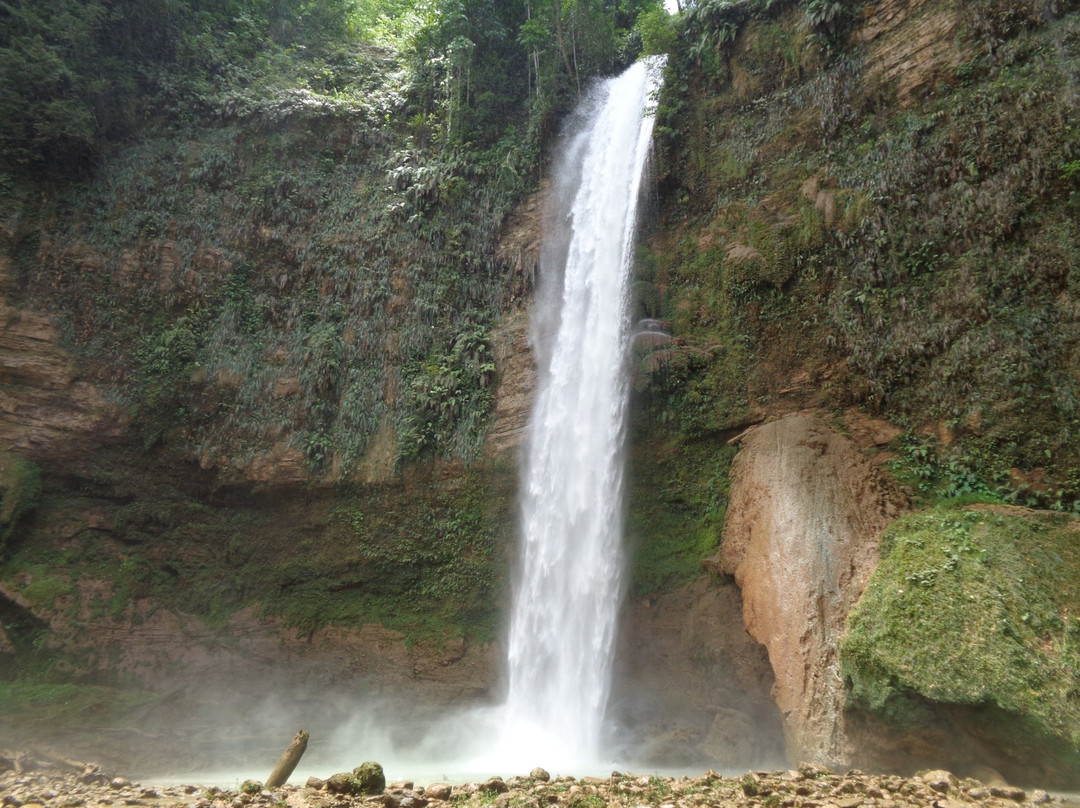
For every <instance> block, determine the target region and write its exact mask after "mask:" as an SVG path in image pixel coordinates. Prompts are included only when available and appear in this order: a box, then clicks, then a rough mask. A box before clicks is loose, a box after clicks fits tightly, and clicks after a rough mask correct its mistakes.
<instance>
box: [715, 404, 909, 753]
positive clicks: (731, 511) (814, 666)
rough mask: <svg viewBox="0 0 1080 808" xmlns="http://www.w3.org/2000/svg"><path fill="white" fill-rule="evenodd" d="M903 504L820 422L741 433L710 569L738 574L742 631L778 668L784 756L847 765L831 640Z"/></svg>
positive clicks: (790, 422)
mask: <svg viewBox="0 0 1080 808" xmlns="http://www.w3.org/2000/svg"><path fill="white" fill-rule="evenodd" d="M904 507H905V500H904V498H903V496H902V495H901V494H900V493H899V492H898V491H896V490H895V489H894V488H893V487H892V486H890V484H888V483H887V481H886V479H885V478H884V476H883V475H882V474H881V472H880V471H879V470H878V468H877V466H876V464H875V463H874V462H873V461H872V460H871V459H870V458H868V457H867V456H866V455H864V454H862V453H861V452H859V451H858V449H857V448H856V447H855V446H854V444H852V443H851V442H850V441H848V440H847V439H846V438H843V437H841V436H839V435H838V434H836V433H835V432H834V431H833V430H832V429H830V428H829V427H828V425H826V424H825V423H824V422H823V421H822V420H820V419H818V418H814V417H809V416H805V415H790V416H787V417H785V418H782V419H780V420H777V421H773V422H771V423H768V424H765V425H763V426H760V427H757V428H755V429H753V430H751V431H750V432H749V433H748V434H746V435H745V436H744V437H743V439H742V451H741V452H740V453H739V455H738V456H737V457H736V459H735V463H734V465H733V468H732V484H731V501H730V505H729V507H728V514H727V522H726V524H725V527H724V536H723V542H722V544H721V549H720V552H719V553H718V554H717V555H716V556H715V557H714V558H713V559H711V560H710V562H709V563H710V564H711V566H712V568H713V569H715V570H718V571H721V572H723V573H727V574H731V575H734V576H735V580H736V582H737V583H738V584H739V586H740V587H741V589H742V597H743V617H744V621H745V624H746V628H747V630H748V631H749V632H750V634H751V635H752V636H753V637H754V638H755V639H756V640H758V641H759V642H760V643H762V644H763V645H764V646H765V647H766V649H767V650H768V654H769V661H770V663H771V665H772V669H773V672H774V674H775V676H776V684H775V686H774V689H773V696H774V699H775V701H776V704H777V706H778V707H779V708H780V710H781V712H782V714H783V716H784V734H785V739H786V745H787V753H788V757H789V759H792V760H801V759H807V760H812V761H815V762H821V763H826V764H832V765H835V764H843V763H844V762H846V761H847V760H849V759H850V756H851V750H850V749H849V748H848V740H847V737H846V735H845V732H844V717H843V706H844V697H845V691H844V684H843V681H842V679H841V676H840V670H839V661H838V658H837V647H836V643H837V640H838V639H839V637H840V634H841V632H842V631H843V627H844V620H845V618H846V617H847V614H848V611H849V610H850V608H851V607H852V605H854V603H855V602H856V601H857V600H858V598H859V596H860V594H861V593H862V591H863V589H864V588H865V586H866V582H867V579H868V578H869V576H870V573H871V572H872V571H873V569H874V567H875V566H876V564H877V560H878V552H877V542H878V537H879V534H880V532H881V530H882V528H883V527H884V526H885V525H886V524H887V523H888V522H889V521H891V520H892V519H894V518H895V517H896V516H897V515H898V514H899V513H900V512H901V510H902V509H903V508H904Z"/></svg>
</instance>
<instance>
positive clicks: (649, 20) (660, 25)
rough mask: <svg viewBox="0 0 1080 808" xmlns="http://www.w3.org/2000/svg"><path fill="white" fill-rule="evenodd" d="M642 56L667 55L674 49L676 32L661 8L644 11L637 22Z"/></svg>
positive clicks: (669, 17)
mask: <svg viewBox="0 0 1080 808" xmlns="http://www.w3.org/2000/svg"><path fill="white" fill-rule="evenodd" d="M637 27H638V31H639V34H640V36H641V51H642V53H643V54H646V55H649V54H657V55H659V54H668V53H671V52H672V51H673V50H674V49H675V45H676V41H677V40H678V31H677V30H676V28H675V25H674V22H673V21H672V19H671V15H669V14H668V13H667V11H665V10H664V9H663V8H655V9H652V10H650V11H646V12H645V13H644V14H642V15H641V16H640V17H638V20H637Z"/></svg>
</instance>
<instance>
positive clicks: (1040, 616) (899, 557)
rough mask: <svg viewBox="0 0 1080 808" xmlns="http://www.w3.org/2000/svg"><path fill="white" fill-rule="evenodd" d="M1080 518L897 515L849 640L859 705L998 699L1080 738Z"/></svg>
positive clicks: (1047, 729) (846, 647)
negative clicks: (1078, 618) (1079, 538)
mask: <svg viewBox="0 0 1080 808" xmlns="http://www.w3.org/2000/svg"><path fill="white" fill-rule="evenodd" d="M1078 531H1080V520H1077V519H1076V518H1073V517H1068V516H1064V515H1054V514H1046V513H1041V514H1033V515H1023V514H1019V513H1013V512H1009V511H1006V510H1001V509H995V508H990V507H982V508H958V507H939V508H935V509H933V510H931V511H927V512H925V513H920V514H915V515H912V516H908V517H904V518H903V519H900V520H898V521H897V522H895V523H894V524H893V525H892V526H890V527H889V528H888V530H887V531H886V533H885V534H884V536H883V537H882V560H881V563H880V565H879V566H878V568H877V570H876V572H875V573H874V575H873V577H872V578H871V580H870V583H869V585H868V587H867V589H866V592H865V593H864V595H863V597H862V599H861V600H860V602H859V604H858V606H857V607H856V609H855V610H854V611H853V612H852V614H851V616H850V618H849V620H848V626H847V630H846V633H845V635H844V637H843V638H842V640H841V642H840V656H841V665H842V670H843V672H844V676H845V678H846V679H847V681H848V682H849V685H850V687H851V697H852V699H853V700H854V702H855V703H856V704H858V705H860V706H862V707H864V708H866V709H869V710H872V711H874V712H876V713H879V714H881V715H883V716H886V717H887V718H889V719H890V720H895V721H900V722H901V723H913V722H918V721H921V720H923V711H922V710H921V708H920V706H919V701H918V698H915V697H921V698H924V699H927V700H930V701H933V702H939V703H941V702H944V703H952V704H965V705H993V706H995V707H997V708H999V709H1001V710H1003V711H1004V712H1005V713H1007V714H1009V715H1011V716H1019V717H1023V718H1024V719H1026V720H1028V721H1029V723H1030V726H1031V727H1033V728H1034V730H1035V731H1036V732H1038V733H1041V734H1042V735H1043V736H1045V737H1048V738H1052V739H1057V741H1058V742H1062V743H1064V745H1065V747H1066V748H1071V749H1072V750H1074V751H1073V754H1075V750H1076V749H1077V748H1078V747H1080V712H1078V710H1080V706H1078V705H1080V699H1077V695H1078V690H1077V683H1078V682H1080V624H1077V622H1076V614H1077V609H1078V607H1080V589H1078V582H1080V542H1077V535H1078Z"/></svg>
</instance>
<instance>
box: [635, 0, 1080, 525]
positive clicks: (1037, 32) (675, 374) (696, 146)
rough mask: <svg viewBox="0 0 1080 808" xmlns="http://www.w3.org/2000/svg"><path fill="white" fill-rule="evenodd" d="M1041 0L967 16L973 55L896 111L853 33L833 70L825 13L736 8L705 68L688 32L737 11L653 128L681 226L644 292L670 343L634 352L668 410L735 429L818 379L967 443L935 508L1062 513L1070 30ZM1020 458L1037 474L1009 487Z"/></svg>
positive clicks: (1070, 369)
mask: <svg viewBox="0 0 1080 808" xmlns="http://www.w3.org/2000/svg"><path fill="white" fill-rule="evenodd" d="M819 5H820V4H819ZM1029 5H1030V4H1029ZM1029 5H1023V4H1021V5H1020V6H1017V8H1016V9H1015V11H1016V15H1019V16H1018V17H1017V16H1016V15H1012V16H1010V15H1011V14H1012V12H1010V11H1009V10H1008V9H1005V7H1004V6H1003V5H1001V4H997V5H995V4H993V3H977V4H974V5H973V7H972V9H971V15H972V16H966V17H965V20H966V21H967V22H966V26H967V27H965V28H964V30H963V31H962V34H961V39H962V41H964V42H966V43H967V44H968V45H970V46H971V47H972V53H974V54H975V55H974V56H972V58H971V59H970V60H969V61H968V62H965V63H964V64H962V65H960V66H958V67H957V68H956V70H955V71H954V75H953V77H952V79H943V81H942V82H941V84H940V85H939V86H937V87H936V88H934V90H933V92H930V91H927V92H926V93H924V94H923V95H921V96H919V97H918V98H913V99H912V102H911V104H910V105H908V106H907V107H906V108H905V109H904V110H902V111H897V110H896V109H895V108H894V107H893V106H892V103H891V100H890V99H891V98H892V96H891V95H890V93H891V92H892V91H891V90H888V89H886V88H885V87H884V86H883V85H881V84H880V82H879V81H878V80H877V79H876V78H875V77H874V76H873V75H867V74H864V73H863V62H862V60H861V56H860V54H858V53H856V52H851V53H849V52H848V48H849V46H851V47H853V46H854V43H848V42H847V40H846V39H844V41H843V43H841V44H842V45H843V47H842V48H839V49H834V50H833V52H832V57H833V58H832V59H831V60H825V59H823V58H822V57H823V56H824V55H827V54H825V52H824V51H823V50H822V48H823V47H824V43H823V37H826V36H827V35H828V32H827V31H826V30H825V29H824V28H821V29H820V30H817V31H816V32H814V33H813V34H812V35H811V32H810V31H809V30H808V28H807V26H806V14H807V12H808V11H816V12H817V13H819V14H820V15H824V16H828V14H827V13H826V12H828V9H825V8H817V7H809V6H808V4H805V3H804V4H801V5H799V6H798V7H797V8H796V7H795V6H794V4H786V5H779V6H777V7H776V8H774V9H773V10H772V11H767V10H765V9H763V8H760V7H753V5H752V4H747V7H746V10H745V13H746V14H747V15H748V17H747V19H746V20H745V21H744V22H742V23H741V25H740V28H739V34H738V36H737V37H736V38H735V41H734V42H733V43H732V44H731V46H730V48H729V50H728V51H727V52H723V51H722V49H719V48H718V46H716V45H715V44H713V43H711V44H709V46H708V48H706V50H707V51H709V52H711V53H714V54H717V53H718V54H720V56H721V57H722V60H721V61H722V63H723V69H721V70H716V71H712V72H710V70H711V68H709V65H708V64H707V63H706V62H705V61H703V60H702V58H701V57H702V55H703V53H704V52H703V51H700V49H699V48H698V44H699V42H700V39H699V38H696V37H698V35H699V34H701V35H704V34H708V35H709V36H713V35H715V31H716V28H715V24H718V23H719V22H724V21H729V22H730V21H732V20H731V19H728V18H727V17H723V16H722V14H721V12H722V11H723V9H724V8H726V7H724V6H722V5H717V6H715V8H714V11H713V14H714V15H720V16H717V20H714V21H713V22H714V23H715V24H714V25H713V26H712V27H711V28H710V27H709V26H707V25H703V23H702V21H703V20H704V19H705V17H701V16H700V13H699V15H698V17H700V19H698V17H695V19H698V21H697V22H695V24H694V26H693V27H691V28H688V29H687V31H688V32H689V33H690V34H692V35H690V36H688V37H686V38H680V41H679V48H678V49H677V51H676V53H674V54H672V58H671V60H670V61H669V69H668V80H667V83H666V84H665V87H664V90H663V92H662V94H661V98H660V102H659V111H658V119H657V139H658V142H659V143H660V145H661V161H660V162H661V167H660V173H661V176H663V177H665V178H666V184H665V185H664V186H662V187H663V188H664V189H665V194H666V196H665V203H664V209H665V211H666V212H665V216H666V217H667V218H666V220H665V230H666V231H667V233H668V234H678V235H677V236H664V237H661V238H660V239H658V240H657V245H656V250H657V253H658V254H659V255H660V258H659V260H658V267H659V269H658V272H657V280H656V282H655V283H654V284H653V285H654V286H655V287H656V288H658V289H663V290H664V294H663V301H664V305H663V311H662V316H664V317H666V318H668V320H669V323H670V326H671V330H672V331H673V333H674V334H675V335H676V337H677V338H678V340H679V346H678V347H677V348H673V349H672V350H670V351H666V352H664V354H663V355H662V356H660V357H656V358H650V357H649V356H646V357H643V361H644V362H645V363H647V370H648V371H649V376H648V377H647V378H646V379H645V385H644V389H645V392H646V395H647V397H648V399H649V403H648V405H649V407H651V408H652V409H653V412H654V414H655V417H656V418H657V419H658V420H661V421H666V422H669V423H670V422H677V423H679V424H680V428H681V429H683V430H684V431H685V432H686V433H687V434H699V433H701V432H707V431H709V430H716V429H723V428H725V427H726V426H730V425H733V424H734V423H737V422H738V421H739V420H741V419H742V418H744V417H745V415H744V414H745V413H746V412H747V410H748V409H749V408H750V407H751V406H752V405H753V404H754V403H759V404H761V405H763V406H765V407H768V406H769V405H770V403H775V401H776V395H777V393H778V391H780V390H783V389H785V388H786V381H785V379H786V378H789V377H790V375H791V374H794V373H796V372H802V373H806V374H807V375H808V376H810V377H811V378H812V377H814V374H816V373H819V372H821V371H822V370H823V369H824V368H826V367H828V368H831V370H830V371H829V375H830V378H829V380H828V383H827V385H820V386H819V392H820V393H821V395H823V396H824V397H826V398H827V399H828V400H830V401H832V402H833V403H835V404H836V405H838V406H846V405H849V404H852V403H861V404H864V405H865V406H867V407H868V408H869V409H871V410H875V411H879V412H884V413H887V414H888V415H889V417H890V418H892V419H893V420H896V421H902V420H904V419H905V418H906V419H907V420H908V422H909V423H911V424H912V425H913V427H917V428H918V429H919V431H920V432H926V433H928V432H929V431H931V430H933V431H934V432H945V431H948V432H949V433H950V434H951V435H952V436H953V437H954V438H955V440H954V442H953V443H952V444H951V445H950V446H949V447H948V449H947V450H942V451H941V452H940V455H939V453H938V452H937V451H935V452H934V455H935V456H934V459H933V468H929V467H928V465H926V464H923V466H922V468H921V469H920V472H921V473H922V475H923V476H922V477H921V478H919V479H915V480H914V481H913V484H914V485H915V486H916V487H922V488H923V489H924V493H925V494H926V495H927V496H930V497H942V496H944V497H950V496H986V495H987V494H988V493H989V494H990V495H993V496H999V497H1006V496H1011V497H1012V498H1015V500H1016V501H1018V502H1024V503H1032V504H1038V505H1039V506H1041V507H1054V508H1064V509H1070V508H1072V507H1073V503H1074V502H1075V501H1076V500H1077V498H1078V496H1080V487H1078V483H1080V479H1078V477H1077V475H1076V473H1075V471H1074V469H1075V468H1076V466H1077V463H1078V462H1080V455H1078V453H1077V452H1078V446H1080V444H1077V442H1076V441H1075V440H1074V438H1075V435H1076V434H1077V429H1078V427H1080V421H1078V420H1077V412H1078V409H1077V401H1078V400H1080V399H1078V395H1080V388H1078V387H1077V378H1078V377H1077V376H1076V373H1075V366H1076V358H1075V357H1076V351H1077V345H1078V344H1080V321H1078V320H1077V317H1076V308H1075V301H1076V290H1077V289H1078V288H1080V287H1078V286H1077V284H1076V283H1075V282H1074V280H1075V279H1074V276H1076V275H1077V267H1080V242H1078V241H1077V238H1076V232H1077V231H1076V228H1075V226H1074V224H1075V222H1074V220H1075V215H1076V210H1077V207H1076V204H1077V199H1080V194H1078V193H1077V192H1076V189H1075V174H1073V173H1071V171H1070V169H1069V168H1068V166H1069V165H1070V164H1071V163H1072V162H1074V161H1075V160H1076V155H1077V153H1078V148H1080V141H1078V140H1077V135H1076V130H1075V125H1074V123H1073V121H1072V119H1073V117H1074V116H1073V114H1072V110H1071V107H1070V103H1071V102H1069V101H1067V100H1065V101H1059V99H1069V98H1071V97H1072V96H1073V94H1074V93H1073V90H1072V88H1071V84H1069V80H1068V79H1067V78H1066V77H1067V76H1070V75H1072V74H1074V73H1076V67H1077V64H1078V63H1080V51H1078V50H1077V45H1078V43H1080V37H1078V36H1077V24H1078V22H1077V18H1076V15H1075V13H1072V12H1069V13H1064V12H1063V13H1062V14H1061V16H1060V17H1057V18H1055V16H1054V15H1053V14H1051V15H1049V16H1045V15H1044V17H1043V18H1041V21H1040V22H1038V23H1036V22H1035V21H1034V18H1033V17H1032V18H1031V19H1028V18H1029V17H1030V15H1031V13H1032V12H1031V8H1029ZM999 6H1000V7H999ZM853 8H854V7H850V6H847V5H845V9H847V10H848V11H850V10H851V9H853ZM965 9H967V7H965ZM995 9H996V10H995ZM733 13H734V12H732V11H723V14H733ZM740 13H742V12H740ZM837 13H839V12H837ZM844 13H845V14H846V13H847V11H845V12H844ZM1055 13H1056V12H1055ZM987 14H990V15H991V16H993V15H994V14H997V15H998V17H999V18H1000V20H1001V24H1000V25H998V30H999V33H1001V36H998V35H995V37H996V38H994V39H992V40H991V39H990V38H989V36H990V35H989V34H987V33H986V32H985V31H984V30H983V28H982V27H980V26H981V23H979V22H978V19H977V18H978V17H979V15H982V16H983V17H985V16H986V15H987ZM824 16H823V17H822V20H821V22H822V24H824ZM841 16H843V15H841ZM1021 17H1022V18H1023V19H1024V20H1026V21H1025V22H1023V24H1020V23H1019V22H1017V23H1016V24H1015V25H1014V24H1013V23H1011V22H1009V19H1014V18H1015V20H1019V19H1020V18H1021ZM1007 18H1008V19H1007ZM1015 20H1014V21H1015ZM699 51H700V52H699ZM775 54H782V56H781V58H776V56H775ZM673 66H674V68H673ZM748 248H753V250H756V251H757V253H758V254H760V258H759V257H756V256H754V254H753V252H752V251H751V250H750V249H748ZM739 256H742V258H741V259H740V258H739ZM665 374H667V375H668V376H669V377H670V382H667V381H665V379H664V375H665ZM914 465H915V466H918V465H919V464H918V463H917V462H916V463H915V464H914ZM1010 469H1017V474H1018V475H1019V476H1021V477H1022V476H1023V475H1036V477H1037V478H1041V479H1044V480H1045V484H1044V485H1036V486H1030V487H1028V488H1027V489H1026V490H1024V491H1021V492H1020V493H1019V494H1018V493H1017V492H1015V491H1012V492H1011V493H1010V490H1009V489H1007V488H1006V487H1005V486H1006V483H1007V479H1006V477H1007V475H1008V474H1009V471H1010Z"/></svg>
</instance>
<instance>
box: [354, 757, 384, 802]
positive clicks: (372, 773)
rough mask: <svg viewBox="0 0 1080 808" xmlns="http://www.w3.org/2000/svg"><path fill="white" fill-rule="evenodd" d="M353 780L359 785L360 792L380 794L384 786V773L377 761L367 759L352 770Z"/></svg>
mask: <svg viewBox="0 0 1080 808" xmlns="http://www.w3.org/2000/svg"><path fill="white" fill-rule="evenodd" d="M352 776H353V780H354V781H355V782H356V784H357V786H358V787H359V789H360V791H359V793H360V794H382V792H383V789H384V788H386V775H385V774H383V767H382V766H381V765H379V764H378V763H373V762H371V761H367V762H366V763H361V764H360V765H359V766H357V767H356V768H355V769H353V771H352Z"/></svg>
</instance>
